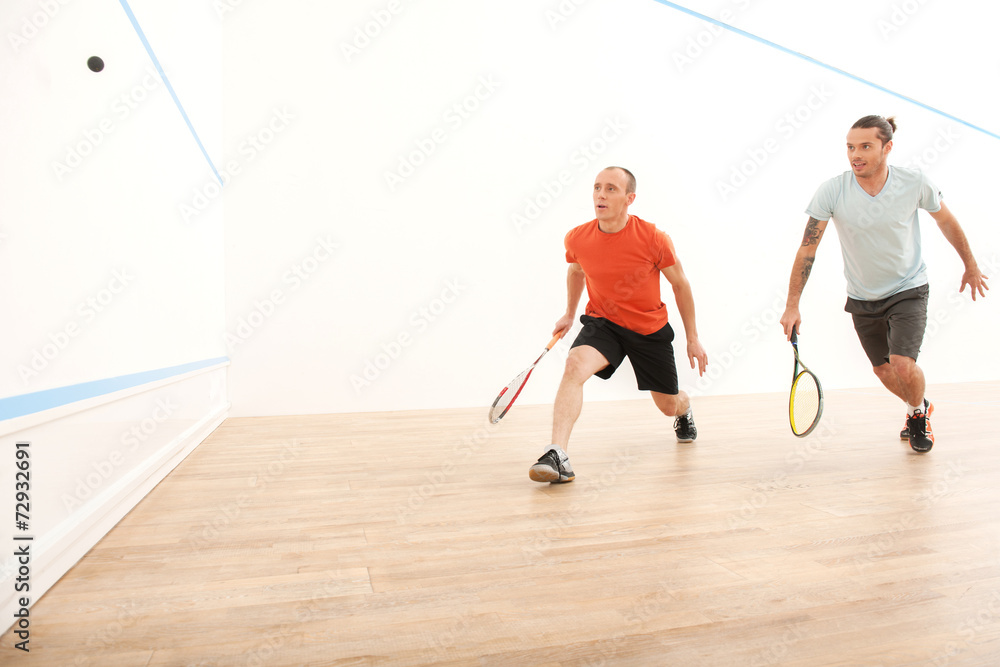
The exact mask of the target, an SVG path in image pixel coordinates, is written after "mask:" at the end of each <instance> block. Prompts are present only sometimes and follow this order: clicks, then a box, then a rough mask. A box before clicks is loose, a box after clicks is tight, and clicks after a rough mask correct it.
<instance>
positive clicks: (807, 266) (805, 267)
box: [799, 257, 816, 287]
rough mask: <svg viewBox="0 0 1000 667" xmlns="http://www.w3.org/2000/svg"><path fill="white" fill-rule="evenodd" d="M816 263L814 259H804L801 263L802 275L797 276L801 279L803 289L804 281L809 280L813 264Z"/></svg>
mask: <svg viewBox="0 0 1000 667" xmlns="http://www.w3.org/2000/svg"><path fill="white" fill-rule="evenodd" d="M815 261H816V258H815V257H806V258H805V259H804V260H803V261H802V273H800V274H799V275H800V276H801V278H802V286H803V287H805V285H806V281H807V280H809V274H810V273H812V270H813V263H814V262H815Z"/></svg>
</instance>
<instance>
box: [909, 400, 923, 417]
mask: <svg viewBox="0 0 1000 667" xmlns="http://www.w3.org/2000/svg"><path fill="white" fill-rule="evenodd" d="M917 410H920V411H921V412H923V411H924V402H923V401H920V404H919V405H910V404H909V403H907V404H906V414H907V415H909V416H910V417H912V416H913V413H915V412H916V411H917Z"/></svg>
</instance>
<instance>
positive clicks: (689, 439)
mask: <svg viewBox="0 0 1000 667" xmlns="http://www.w3.org/2000/svg"><path fill="white" fill-rule="evenodd" d="M694 441H695V438H688V439H687V440H681V439H680V438H677V442H694Z"/></svg>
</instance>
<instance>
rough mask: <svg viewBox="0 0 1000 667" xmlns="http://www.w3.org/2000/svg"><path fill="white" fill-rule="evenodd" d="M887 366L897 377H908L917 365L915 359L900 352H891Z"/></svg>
mask: <svg viewBox="0 0 1000 667" xmlns="http://www.w3.org/2000/svg"><path fill="white" fill-rule="evenodd" d="M888 366H890V367H891V368H892V371H893V372H894V373H895V374H896V375H898V376H899V377H901V378H908V377H910V376H911V375H913V372H914V370H915V369H916V367H917V360H916V359H913V358H912V357H907V356H904V355H902V354H892V355H889V363H888Z"/></svg>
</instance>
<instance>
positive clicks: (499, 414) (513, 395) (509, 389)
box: [490, 366, 535, 424]
mask: <svg viewBox="0 0 1000 667" xmlns="http://www.w3.org/2000/svg"><path fill="white" fill-rule="evenodd" d="M534 368H535V367H534V366H532V367H531V368H528V369H525V370H524V371H522V372H521V374H520V375H518V376H517V377H516V378H514V379H513V380H511V381H510V382H509V383H508V384H507V386H506V387H504V388H503V389H501V390H500V393H499V394H497V397H496V400H494V401H493V406H492V407H490V423H491V424H496V423H497V422H499V421H500V420H501V419H503V417H504V415H506V414H507V411H508V410H510V406H512V405H514V401H516V400H517V397H518V396H519V395H520V394H521V390H522V389H524V385H525V384H526V383H527V382H528V377H529V376H530V375H531V371H532V370H534Z"/></svg>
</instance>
